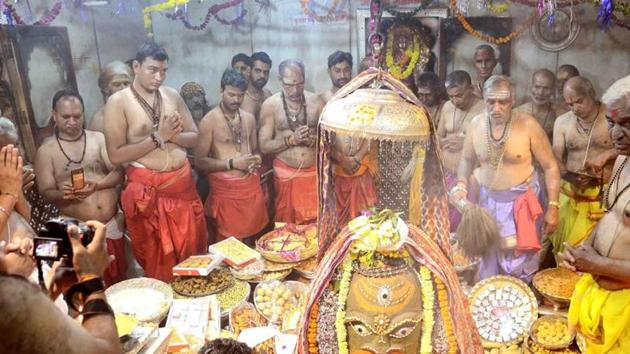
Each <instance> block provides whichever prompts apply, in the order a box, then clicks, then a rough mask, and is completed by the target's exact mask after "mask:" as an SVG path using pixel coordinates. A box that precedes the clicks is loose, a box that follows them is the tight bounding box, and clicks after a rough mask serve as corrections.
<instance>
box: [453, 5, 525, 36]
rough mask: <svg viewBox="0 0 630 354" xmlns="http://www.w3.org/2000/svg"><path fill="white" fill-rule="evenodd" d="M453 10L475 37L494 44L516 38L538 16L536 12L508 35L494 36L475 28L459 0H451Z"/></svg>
mask: <svg viewBox="0 0 630 354" xmlns="http://www.w3.org/2000/svg"><path fill="white" fill-rule="evenodd" d="M451 10H453V13H454V14H455V17H457V20H458V21H459V23H461V25H462V27H464V29H465V30H466V31H467V32H468V33H470V34H471V35H472V36H473V37H475V38H477V39H479V40H482V41H486V42H489V43H494V44H505V43H508V42H510V41H512V40H513V39H514V38H516V37H518V36H520V35H521V34H522V33H523V32H524V31H525V30H526V29H527V28H529V26H530V25H531V24H532V21H534V19H535V18H536V12H534V13H532V15H531V16H530V17H529V19H528V20H527V21H525V23H523V24H522V25H521V26H520V27H519V28H518V29H517V30H516V31H514V32H512V33H510V34H508V35H507V36H503V37H494V36H491V35H489V34H485V33H482V32H479V31H477V30H476V29H474V28H473V26H472V25H471V24H470V22H468V20H467V19H466V16H464V15H463V14H462V13H461V12H460V11H459V9H458V8H457V0H451Z"/></svg>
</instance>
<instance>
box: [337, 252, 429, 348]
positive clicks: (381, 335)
mask: <svg viewBox="0 0 630 354" xmlns="http://www.w3.org/2000/svg"><path fill="white" fill-rule="evenodd" d="M418 277H419V276H418V273H417V272H416V271H414V270H413V269H412V268H411V267H410V266H409V265H407V264H402V265H401V266H394V267H386V268H381V269H379V268H365V269H357V270H356V272H355V273H354V275H353V277H352V280H351V282H350V288H349V291H348V300H347V308H346V318H345V326H346V332H347V333H348V350H349V353H351V354H352V353H400V354H402V353H418V351H419V349H420V338H421V331H422V329H421V321H422V298H421V291H420V282H419V280H418Z"/></svg>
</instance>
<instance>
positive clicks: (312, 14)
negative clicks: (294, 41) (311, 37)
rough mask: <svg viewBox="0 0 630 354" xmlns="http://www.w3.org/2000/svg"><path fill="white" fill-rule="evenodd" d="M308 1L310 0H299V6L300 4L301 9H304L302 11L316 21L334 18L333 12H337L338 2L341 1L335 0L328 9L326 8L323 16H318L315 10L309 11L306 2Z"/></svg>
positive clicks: (327, 20)
mask: <svg viewBox="0 0 630 354" xmlns="http://www.w3.org/2000/svg"><path fill="white" fill-rule="evenodd" d="M310 2H311V0H300V6H302V11H304V13H305V14H306V15H308V17H311V18H313V19H315V21H317V22H330V21H333V20H334V19H335V12H337V8H338V7H339V3H340V2H341V1H340V0H335V1H334V2H333V4H332V6H331V7H330V9H328V12H326V15H324V16H320V15H318V14H316V13H315V12H313V11H311V9H309V8H308V4H309V3H310Z"/></svg>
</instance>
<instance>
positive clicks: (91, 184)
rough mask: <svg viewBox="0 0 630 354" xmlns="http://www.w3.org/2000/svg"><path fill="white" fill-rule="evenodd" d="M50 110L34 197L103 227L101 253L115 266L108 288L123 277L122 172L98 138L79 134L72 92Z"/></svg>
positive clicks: (79, 114) (79, 108)
mask: <svg viewBox="0 0 630 354" xmlns="http://www.w3.org/2000/svg"><path fill="white" fill-rule="evenodd" d="M52 108H53V110H52V117H53V119H54V122H55V127H56V129H55V134H54V136H52V137H50V138H48V139H46V140H45V141H44V143H43V144H42V145H41V146H40V147H39V149H37V155H36V157H35V175H36V176H37V186H38V188H39V193H40V194H41V195H42V197H43V198H44V199H45V200H46V201H48V202H50V203H53V204H55V205H56V206H57V208H59V211H60V214H61V216H64V217H69V218H73V219H77V220H81V221H87V220H97V221H100V222H102V223H103V224H106V226H107V232H106V236H107V250H108V252H109V253H110V254H112V255H114V256H115V258H116V261H115V262H113V263H112V264H111V265H110V266H109V267H108V268H107V271H106V272H105V283H106V284H107V285H112V284H114V283H116V282H119V281H122V280H124V279H125V277H126V272H127V265H126V262H125V240H124V238H123V231H122V229H123V228H122V225H123V216H122V214H121V213H119V211H118V196H119V193H120V189H119V187H120V183H121V182H122V177H123V173H122V169H120V168H116V167H115V166H114V165H112V163H111V162H110V161H109V158H108V155H107V149H106V147H105V137H104V136H103V134H102V133H100V132H94V131H91V130H86V129H84V128H83V126H84V123H85V121H84V116H83V112H84V111H83V109H84V108H83V98H81V96H80V95H79V94H78V93H77V92H74V91H70V90H61V91H58V92H57V93H56V94H55V96H54V97H53V100H52Z"/></svg>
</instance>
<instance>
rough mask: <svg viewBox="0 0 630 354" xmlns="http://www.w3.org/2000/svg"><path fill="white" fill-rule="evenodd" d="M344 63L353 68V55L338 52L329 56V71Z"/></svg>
mask: <svg viewBox="0 0 630 354" xmlns="http://www.w3.org/2000/svg"><path fill="white" fill-rule="evenodd" d="M344 61H345V62H346V63H348V65H349V66H350V68H352V54H350V53H348V52H342V51H340V50H337V51H335V52H334V53H332V54H330V55H329V56H328V69H330V68H332V67H333V66H335V65H337V64H339V63H343V62H344Z"/></svg>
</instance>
